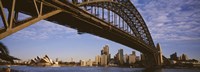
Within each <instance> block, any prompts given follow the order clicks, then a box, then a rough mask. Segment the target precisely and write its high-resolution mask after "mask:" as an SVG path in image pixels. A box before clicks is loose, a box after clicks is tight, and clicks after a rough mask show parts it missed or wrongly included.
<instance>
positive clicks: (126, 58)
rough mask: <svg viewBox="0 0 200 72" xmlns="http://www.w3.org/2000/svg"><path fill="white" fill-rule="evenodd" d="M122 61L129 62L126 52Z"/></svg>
mask: <svg viewBox="0 0 200 72" xmlns="http://www.w3.org/2000/svg"><path fill="white" fill-rule="evenodd" d="M124 63H126V64H128V63H129V56H128V54H125V55H124Z"/></svg>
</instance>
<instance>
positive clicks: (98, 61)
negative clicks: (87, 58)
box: [95, 55, 101, 65]
mask: <svg viewBox="0 0 200 72" xmlns="http://www.w3.org/2000/svg"><path fill="white" fill-rule="evenodd" d="M100 62H101V56H99V55H97V56H96V57H95V63H96V65H99V64H100Z"/></svg>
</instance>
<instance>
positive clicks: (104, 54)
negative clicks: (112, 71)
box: [101, 45, 110, 65]
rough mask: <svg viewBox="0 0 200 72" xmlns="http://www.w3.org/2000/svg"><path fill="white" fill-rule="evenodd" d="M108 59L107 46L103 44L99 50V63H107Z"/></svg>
mask: <svg viewBox="0 0 200 72" xmlns="http://www.w3.org/2000/svg"><path fill="white" fill-rule="evenodd" d="M109 60H110V54H109V46H108V45H105V46H104V47H103V49H102V50H101V65H107V64H108V62H109Z"/></svg>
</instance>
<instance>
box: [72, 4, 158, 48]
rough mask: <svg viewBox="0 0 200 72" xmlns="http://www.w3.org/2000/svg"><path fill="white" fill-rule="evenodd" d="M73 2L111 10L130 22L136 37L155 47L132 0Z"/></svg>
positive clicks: (80, 5)
mask: <svg viewBox="0 0 200 72" xmlns="http://www.w3.org/2000/svg"><path fill="white" fill-rule="evenodd" d="M73 3H74V4H75V5H76V6H78V7H82V6H85V7H86V6H94V7H95V6H96V7H101V8H105V9H108V10H111V11H112V12H114V13H116V14H117V15H119V16H120V17H121V18H122V19H123V20H124V21H125V22H126V23H127V24H128V26H129V27H130V28H131V30H132V31H133V32H134V34H135V35H134V37H136V38H137V39H138V40H140V41H142V42H144V43H145V44H147V45H150V46H151V47H153V48H155V45H154V42H153V39H152V37H151V34H150V32H149V30H148V28H147V25H146V23H145V21H144V20H143V18H142V16H141V15H140V13H139V11H138V10H137V9H136V8H135V6H134V5H133V4H132V3H131V2H130V0H83V1H82V2H78V1H76V0H73Z"/></svg>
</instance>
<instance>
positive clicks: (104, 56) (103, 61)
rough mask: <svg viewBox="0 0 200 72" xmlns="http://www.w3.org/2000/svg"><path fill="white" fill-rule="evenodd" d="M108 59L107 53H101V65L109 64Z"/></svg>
mask: <svg viewBox="0 0 200 72" xmlns="http://www.w3.org/2000/svg"><path fill="white" fill-rule="evenodd" d="M107 64H108V61H107V55H106V54H103V55H101V66H107Z"/></svg>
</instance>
